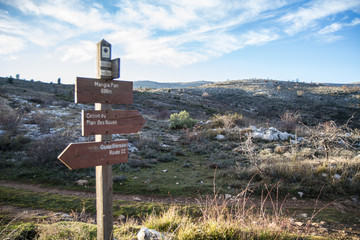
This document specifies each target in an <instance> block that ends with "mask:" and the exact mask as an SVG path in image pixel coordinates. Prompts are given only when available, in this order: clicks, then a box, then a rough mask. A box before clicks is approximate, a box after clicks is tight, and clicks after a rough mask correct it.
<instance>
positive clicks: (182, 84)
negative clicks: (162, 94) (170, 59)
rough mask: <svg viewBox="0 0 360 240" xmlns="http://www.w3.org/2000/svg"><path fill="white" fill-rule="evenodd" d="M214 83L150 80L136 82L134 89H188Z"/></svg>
mask: <svg viewBox="0 0 360 240" xmlns="http://www.w3.org/2000/svg"><path fill="white" fill-rule="evenodd" d="M209 83H213V82H210V81H195V82H173V83H169V82H168V83H160V82H154V81H149V80H142V81H134V88H154V89H158V88H187V87H199V86H202V85H206V84H209Z"/></svg>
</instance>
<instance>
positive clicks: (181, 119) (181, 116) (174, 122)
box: [170, 110, 196, 129]
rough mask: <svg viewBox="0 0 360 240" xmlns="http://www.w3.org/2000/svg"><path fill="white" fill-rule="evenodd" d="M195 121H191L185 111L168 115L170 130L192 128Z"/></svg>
mask: <svg viewBox="0 0 360 240" xmlns="http://www.w3.org/2000/svg"><path fill="white" fill-rule="evenodd" d="M195 123H196V120H194V119H192V118H191V117H190V115H189V113H188V112H187V111H185V110H184V111H181V112H180V113H173V114H171V115H170V129H185V128H192V127H193V126H194V125H195Z"/></svg>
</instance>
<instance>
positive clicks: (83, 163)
mask: <svg viewBox="0 0 360 240" xmlns="http://www.w3.org/2000/svg"><path fill="white" fill-rule="evenodd" d="M58 159H59V160H60V161H61V162H63V163H64V164H65V165H66V166H67V167H68V168H70V169H78V168H88V167H95V166H100V165H109V164H117V163H126V162H127V161H128V140H119V141H110V142H84V143H70V144H69V145H68V146H67V147H66V148H65V150H64V151H63V152H62V153H61V154H60V155H59V156H58Z"/></svg>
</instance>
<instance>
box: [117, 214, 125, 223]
mask: <svg viewBox="0 0 360 240" xmlns="http://www.w3.org/2000/svg"><path fill="white" fill-rule="evenodd" d="M117 219H118V220H119V221H120V222H124V221H125V220H126V217H125V216H124V215H120V216H119V217H118V218H117Z"/></svg>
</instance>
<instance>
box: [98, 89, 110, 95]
mask: <svg viewBox="0 0 360 240" xmlns="http://www.w3.org/2000/svg"><path fill="white" fill-rule="evenodd" d="M100 92H101V93H102V94H112V90H111V89H107V88H102V89H101V91H100Z"/></svg>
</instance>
